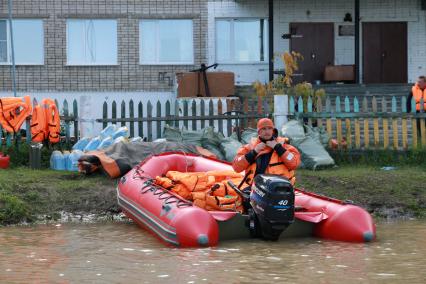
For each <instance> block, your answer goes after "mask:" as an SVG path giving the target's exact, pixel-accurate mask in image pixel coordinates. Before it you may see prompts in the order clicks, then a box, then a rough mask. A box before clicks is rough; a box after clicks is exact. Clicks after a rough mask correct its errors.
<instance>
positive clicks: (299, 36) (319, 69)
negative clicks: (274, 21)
mask: <svg viewBox="0 0 426 284" xmlns="http://www.w3.org/2000/svg"><path fill="white" fill-rule="evenodd" d="M290 34H291V39H290V50H291V51H296V52H299V53H300V54H302V56H303V58H304V59H303V60H301V61H299V70H298V71H296V72H295V73H296V75H295V77H294V78H293V81H294V82H295V83H298V82H303V81H306V82H310V83H312V82H314V81H315V80H320V81H323V79H324V70H325V67H326V66H327V65H333V64H334V24H333V23H291V24H290Z"/></svg>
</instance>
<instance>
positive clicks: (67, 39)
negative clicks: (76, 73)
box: [65, 18, 119, 66]
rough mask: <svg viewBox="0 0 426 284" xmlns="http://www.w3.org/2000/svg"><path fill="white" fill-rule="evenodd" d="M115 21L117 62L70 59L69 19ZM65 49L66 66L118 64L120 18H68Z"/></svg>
mask: <svg viewBox="0 0 426 284" xmlns="http://www.w3.org/2000/svg"><path fill="white" fill-rule="evenodd" d="M102 20H106V21H114V22H115V38H116V39H115V44H116V54H115V62H102V63H96V62H94V63H90V62H70V61H69V56H68V54H69V45H68V43H69V37H68V36H69V31H68V27H69V25H68V23H69V21H102ZM65 40H66V43H65V50H66V63H65V65H66V66H118V65H119V63H118V53H119V45H118V20H117V19H114V18H90V19H89V18H67V19H66V23H65Z"/></svg>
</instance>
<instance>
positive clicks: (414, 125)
mask: <svg viewBox="0 0 426 284" xmlns="http://www.w3.org/2000/svg"><path fill="white" fill-rule="evenodd" d="M411 113H412V114H416V101H415V100H414V97H413V98H412V99H411ZM411 132H412V135H411V143H412V147H413V149H417V140H418V137H417V119H416V118H415V117H412V118H411Z"/></svg>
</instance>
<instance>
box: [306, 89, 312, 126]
mask: <svg viewBox="0 0 426 284" xmlns="http://www.w3.org/2000/svg"><path fill="white" fill-rule="evenodd" d="M306 111H307V112H308V113H312V98H311V96H309V97H308V102H307V110H306ZM308 125H309V126H311V127H312V118H309V119H308Z"/></svg>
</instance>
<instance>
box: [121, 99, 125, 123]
mask: <svg viewBox="0 0 426 284" xmlns="http://www.w3.org/2000/svg"><path fill="white" fill-rule="evenodd" d="M120 116H121V118H126V103H125V102H124V100H122V101H121V114H120ZM121 126H126V123H125V122H124V121H122V122H121Z"/></svg>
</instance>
